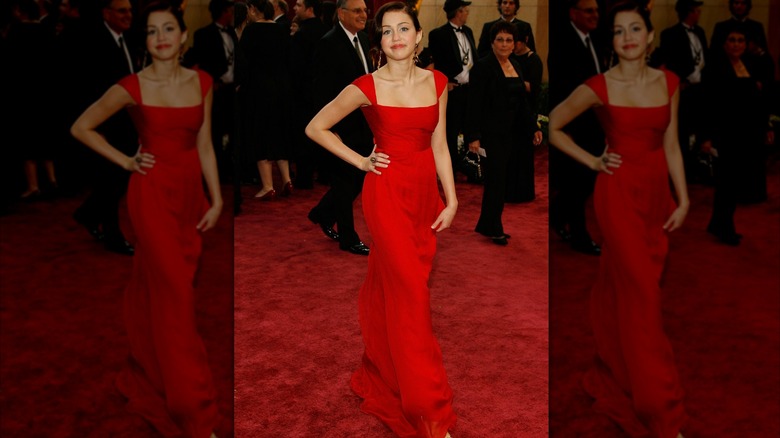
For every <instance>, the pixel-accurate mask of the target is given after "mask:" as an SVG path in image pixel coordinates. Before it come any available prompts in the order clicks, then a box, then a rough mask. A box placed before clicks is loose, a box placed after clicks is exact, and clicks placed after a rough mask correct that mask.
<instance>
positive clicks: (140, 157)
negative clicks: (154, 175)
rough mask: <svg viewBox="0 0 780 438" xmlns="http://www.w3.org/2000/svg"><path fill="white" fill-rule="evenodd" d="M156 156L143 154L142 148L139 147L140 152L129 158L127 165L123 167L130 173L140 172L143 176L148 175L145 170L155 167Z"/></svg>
mask: <svg viewBox="0 0 780 438" xmlns="http://www.w3.org/2000/svg"><path fill="white" fill-rule="evenodd" d="M154 163H155V161H154V155H152V154H149V153H146V152H141V147H140V146H139V147H138V152H136V154H135V155H134V156H132V157H127V163H126V164H125V165H124V166H123V167H124V168H125V170H127V171H128V172H138V173H140V174H141V175H146V171H145V170H144V169H151V168H152V167H154Z"/></svg>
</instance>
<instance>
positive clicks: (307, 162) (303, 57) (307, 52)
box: [290, 0, 327, 189]
mask: <svg viewBox="0 0 780 438" xmlns="http://www.w3.org/2000/svg"><path fill="white" fill-rule="evenodd" d="M293 9H294V10H295V16H296V18H297V19H298V20H299V29H298V31H297V32H295V34H294V35H293V36H292V41H291V43H290V67H291V68H290V71H291V73H292V79H293V84H295V86H294V87H293V95H294V99H293V104H294V106H295V112H294V116H293V117H294V119H293V123H294V126H295V129H294V130H293V136H294V137H293V145H294V147H295V151H294V156H295V160H294V161H295V188H296V189H312V188H314V172H315V170H317V167H318V166H317V163H318V162H319V163H321V161H322V160H321V157H324V156H325V154H326V153H327V152H326V151H325V150H323V149H322V148H320V147H319V145H317V144H316V143H314V142H313V141H311V139H309V137H307V136H306V134H305V133H304V129H305V128H306V125H307V124H308V123H309V121H310V120H311V119H312V118H313V117H314V115H315V114H316V113H317V111H319V108H318V107H317V105H315V103H314V88H313V87H314V73H315V69H314V65H313V62H314V47H315V46H316V45H317V42H318V41H319V40H320V38H322V36H323V35H325V32H327V28H326V27H325V24H324V23H323V22H322V19H320V15H321V14H322V1H321V0H297V2H296V3H295V6H294V7H293ZM319 170H320V175H319V177H320V178H321V179H323V180H324V178H323V177H324V175H323V173H322V166H319Z"/></svg>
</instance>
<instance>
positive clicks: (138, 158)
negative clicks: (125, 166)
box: [135, 155, 144, 164]
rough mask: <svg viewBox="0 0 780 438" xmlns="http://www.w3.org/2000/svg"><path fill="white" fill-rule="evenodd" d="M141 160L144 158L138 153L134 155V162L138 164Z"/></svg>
mask: <svg viewBox="0 0 780 438" xmlns="http://www.w3.org/2000/svg"><path fill="white" fill-rule="evenodd" d="M143 160H144V159H143V158H141V156H140V155H138V156H136V157H135V162H136V163H138V164H141V162H142V161H143Z"/></svg>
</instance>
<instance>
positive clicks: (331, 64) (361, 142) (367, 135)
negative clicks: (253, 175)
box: [309, 0, 374, 255]
mask: <svg viewBox="0 0 780 438" xmlns="http://www.w3.org/2000/svg"><path fill="white" fill-rule="evenodd" d="M336 5H337V7H338V8H337V10H336V13H337V15H338V23H337V24H335V25H334V26H333V28H332V29H331V30H329V31H328V32H327V33H326V34H325V36H323V37H322V39H321V40H320V41H319V42H318V43H317V46H316V48H315V50H314V72H315V73H314V74H315V76H314V96H315V102H316V103H317V104H318V106H319V107H322V106H325V105H326V104H327V103H328V102H330V101H331V100H333V99H334V98H335V97H336V96H337V95H338V94H339V93H341V91H342V90H343V89H344V88H345V87H346V86H347V85H349V84H350V83H352V81H354V80H355V79H357V78H358V77H360V76H363V75H364V74H366V73H371V72H372V71H373V70H374V66H373V64H372V62H371V58H370V57H369V51H368V49H369V45H368V35H366V34H365V32H363V29H364V28H365V27H366V21H367V20H368V8H366V3H365V2H364V1H363V0H339V1H338V3H337V4H336ZM332 131H333V132H334V133H335V134H336V135H338V136H339V137H340V138H341V141H343V142H344V144H346V145H347V146H349V147H350V148H351V149H352V150H354V151H355V152H357V153H359V154H360V155H363V156H367V155H369V154H370V153H371V151H372V150H373V147H374V141H373V138H374V136H373V134H372V133H371V129H370V128H369V127H368V123H367V122H366V119H365V117H363V113H362V112H361V111H360V110H359V109H358V110H355V111H353V112H352V113H351V114H349V115H348V116H347V117H345V118H344V119H343V120H342V121H341V122H339V123H338V124H336V125H335V126H334V127H333V128H332ZM328 161H329V163H328V164H329V165H330V166H331V174H330V175H331V187H330V190H328V192H327V193H325V195H324V196H323V197H322V199H321V200H320V202H319V204H317V206H315V207H314V208H313V209H312V210H311V211H310V212H309V219H310V220H311V221H312V222H314V223H316V224H319V225H320V227H321V228H322V230H323V232H324V233H325V235H326V236H328V237H330V238H332V239H334V240H338V241H339V248H341V249H342V250H344V251H349V252H351V253H352V254H359V255H368V246H366V245H365V244H364V243H363V242H361V241H360V237H359V236H358V234H357V232H356V231H355V224H354V218H353V215H352V203H353V201H354V200H355V198H356V197H357V195H358V194H359V193H360V191H361V190H362V189H363V179H364V178H365V172H363V171H362V170H360V169H357V168H356V167H354V166H352V165H350V164H348V163H346V162H344V161H343V160H341V159H339V158H338V157H335V156H333V155H329V157H328ZM334 224H336V228H337V230H338V231H336V230H334V229H333V225H334Z"/></svg>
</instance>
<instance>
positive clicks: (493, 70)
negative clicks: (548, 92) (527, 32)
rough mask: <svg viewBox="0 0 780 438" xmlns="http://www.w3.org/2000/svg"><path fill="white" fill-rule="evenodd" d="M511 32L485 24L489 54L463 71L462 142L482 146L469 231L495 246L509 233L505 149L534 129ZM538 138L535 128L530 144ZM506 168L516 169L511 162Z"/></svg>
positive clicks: (507, 151) (508, 27) (504, 25)
mask: <svg viewBox="0 0 780 438" xmlns="http://www.w3.org/2000/svg"><path fill="white" fill-rule="evenodd" d="M517 34H518V31H517V28H516V27H515V26H514V25H512V24H510V23H506V22H503V21H501V22H498V23H496V24H495V25H494V26H493V27H491V28H490V40H491V41H492V43H491V47H492V49H493V52H492V53H490V54H488V55H487V56H485V57H484V58H482V59H480V60H479V61H478V62H477V63H475V64H474V67H473V68H472V69H471V72H470V74H469V84H470V87H469V88H470V90H469V96H468V111H469V117H468V118H467V124H466V129H465V131H466V141H467V142H468V145H469V150H470V151H472V152H478V151H479V149H480V148H483V149H484V150H485V157H483V158H482V163H483V166H484V167H483V168H484V174H485V181H484V192H483V194H482V211H481V213H480V217H479V221H478V222H477V227H476V229H475V231H476V232H478V233H480V234H482V235H484V236H487V237H489V238H490V239H491V241H492V242H493V243H495V244H498V245H506V244H507V243H508V241H507V238H508V237H509V236H508V235H507V234H506V233H504V227H503V224H502V223H501V214H502V212H503V210H504V201H505V196H506V185H507V182H506V178H507V169H508V167H509V166H508V165H507V162H508V160H509V156H510V151H511V149H512V148H519V147H521V145H522V144H523V141H525V140H527V136H529V135H530V133H531V132H534V130H535V127H536V122H535V120H534V119H533V116H532V111H531V107H530V99H529V93H528V92H527V91H526V88H525V82H524V80H523V74H522V71H521V69H520V64H518V63H517V61H515V60H513V59H511V58H510V55H511V54H512V53H513V51H514V48H515V41H516V40H517ZM541 139H542V135H541V132H539V131H537V132H536V133H535V134H534V138H533V142H534V144H539V143H540V142H541ZM511 166H512V167H514V168H516V166H517V164H516V163H515V164H514V165H511ZM514 170H516V169H514Z"/></svg>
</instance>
